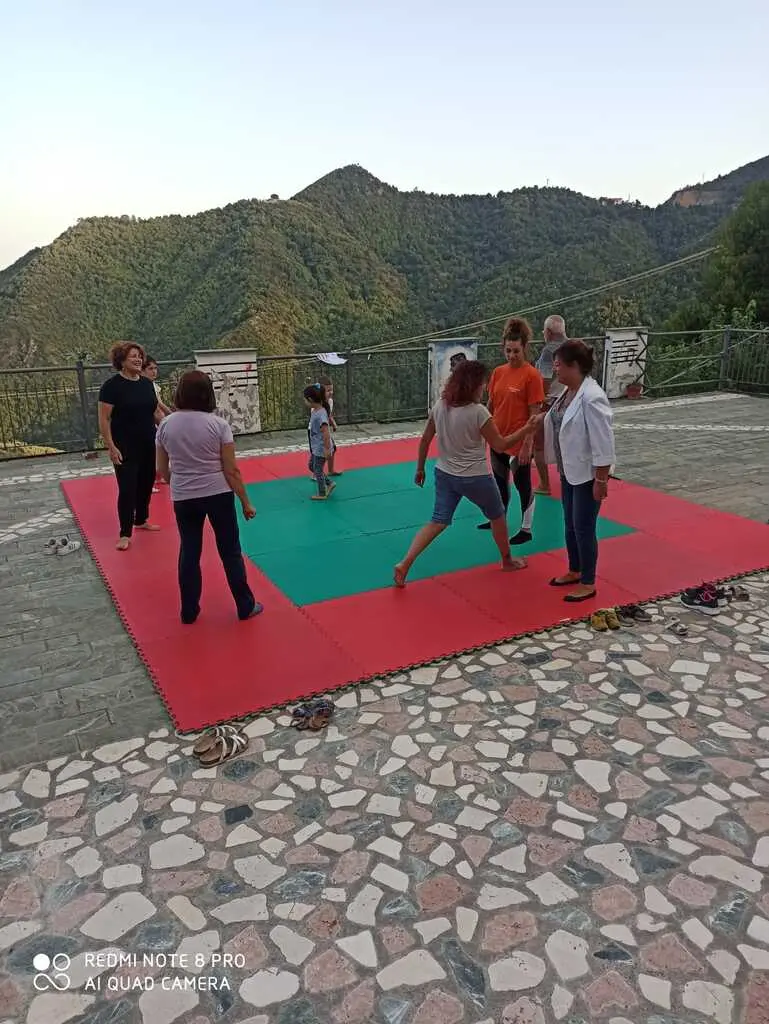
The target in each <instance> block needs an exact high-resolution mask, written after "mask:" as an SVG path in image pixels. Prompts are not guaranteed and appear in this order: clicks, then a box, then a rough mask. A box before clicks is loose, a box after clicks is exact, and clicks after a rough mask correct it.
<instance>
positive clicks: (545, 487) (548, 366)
mask: <svg viewBox="0 0 769 1024" xmlns="http://www.w3.org/2000/svg"><path fill="white" fill-rule="evenodd" d="M542 334H543V337H544V339H545V345H544V348H543V349H542V352H541V353H540V356H539V359H538V360H537V364H536V365H537V369H538V370H539V372H540V373H541V374H542V380H543V381H544V384H545V407H546V408H549V407H550V406H551V405H552V404H553V402H555V401H556V399H557V398H558V397H559V396H560V395H562V394H563V392H564V387H563V384H559V383H558V381H557V380H556V379H555V370H554V369H553V357H554V355H555V352H556V350H557V349H558V348H560V346H561V345H563V343H564V342H565V341H568V340H569V339H568V338H567V337H566V321H565V320H564V319H563V317H562V316H559V315H558V313H551V314H550V316H549V317H548V318H547V319H546V320H545V324H544V327H543V329H542ZM534 464H535V465H536V467H537V474H538V475H539V487H537V488H536V493H537V494H550V469H549V467H548V465H547V463H546V462H545V432H544V428H540V429H539V430H538V431H537V433H536V435H535V437H534Z"/></svg>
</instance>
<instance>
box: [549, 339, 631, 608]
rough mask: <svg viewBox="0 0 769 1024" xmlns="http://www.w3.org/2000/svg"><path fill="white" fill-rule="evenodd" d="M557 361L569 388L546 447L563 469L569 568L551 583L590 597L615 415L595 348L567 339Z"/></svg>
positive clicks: (578, 597) (553, 414) (555, 410)
mask: <svg viewBox="0 0 769 1024" xmlns="http://www.w3.org/2000/svg"><path fill="white" fill-rule="evenodd" d="M553 365H554V370H555V375H556V377H557V378H558V380H559V382H560V383H561V384H563V385H564V386H565V388H566V390H565V391H564V393H563V394H562V395H561V397H560V398H559V399H558V401H557V402H555V403H554V404H553V406H552V407H551V409H550V411H549V412H548V413H547V415H546V417H545V453H546V457H547V461H548V463H551V464H553V463H555V465H556V466H557V467H558V472H559V473H560V475H561V496H562V499H561V500H562V502H563V517H564V524H565V528H566V550H567V552H568V555H569V571H568V572H567V573H565V574H564V575H563V576H556V577H555V578H554V579H552V580H551V581H550V585H551V586H553V587H569V588H571V589H570V591H569V593H568V594H566V596H565V598H564V600H565V601H571V602H575V601H588V600H590V598H592V597H595V594H596V585H595V573H596V565H597V563H598V538H597V536H596V524H597V521H598V512H599V510H600V508H601V502H602V501H603V500H604V499H605V498H606V495H607V492H608V487H609V473H610V471H611V469H612V466H613V465H614V461H615V449H614V431H613V429H612V419H613V416H612V411H611V406H610V405H609V400H608V398H607V397H606V392H605V391H604V390H603V388H602V387H600V385H599V384H598V383H597V382H596V381H595V380H594V379H593V378H592V377H591V376H590V374H591V371H592V369H593V350H592V348H590V347H589V346H588V345H585V343H584V342H582V341H566V342H564V343H563V345H561V346H560V348H558V349H557V351H556V352H555V354H554V364H553Z"/></svg>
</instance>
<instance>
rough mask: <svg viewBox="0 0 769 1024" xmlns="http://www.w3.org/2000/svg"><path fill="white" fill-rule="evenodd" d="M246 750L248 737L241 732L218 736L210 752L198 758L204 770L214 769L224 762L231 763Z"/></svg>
mask: <svg viewBox="0 0 769 1024" xmlns="http://www.w3.org/2000/svg"><path fill="white" fill-rule="evenodd" d="M247 748H248V736H246V735H245V733H242V732H235V733H232V734H230V735H223V736H220V737H219V738H218V739H217V740H216V741H215V743H214V745H213V747H211V749H210V750H207V751H206V752H205V753H204V754H202V755H201V757H200V758H199V760H200V763H201V764H202V765H203V767H204V768H214V767H216V765H219V764H222V763H223V762H224V761H231V760H233V759H234V758H236V757H238V756H239V755H240V754H243V753H245V751H246V750H247Z"/></svg>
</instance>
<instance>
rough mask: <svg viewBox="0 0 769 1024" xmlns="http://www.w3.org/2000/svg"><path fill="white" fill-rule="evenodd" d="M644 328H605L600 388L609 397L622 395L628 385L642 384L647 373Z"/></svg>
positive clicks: (646, 344) (623, 395)
mask: <svg viewBox="0 0 769 1024" xmlns="http://www.w3.org/2000/svg"><path fill="white" fill-rule="evenodd" d="M648 346H649V329H648V328H647V327H624V328H622V329H617V330H613V329H612V330H607V332H606V337H605V339H604V353H603V389H604V391H605V392H606V394H607V395H608V397H609V398H624V397H625V392H626V390H627V387H628V385H629V384H640V385H641V386H642V387H643V384H644V376H645V373H646V350H647V348H648Z"/></svg>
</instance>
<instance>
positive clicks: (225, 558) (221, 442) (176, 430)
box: [157, 370, 262, 625]
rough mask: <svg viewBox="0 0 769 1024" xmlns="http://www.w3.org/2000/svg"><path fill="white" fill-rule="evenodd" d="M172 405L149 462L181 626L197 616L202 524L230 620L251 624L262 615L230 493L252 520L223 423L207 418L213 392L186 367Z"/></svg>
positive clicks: (213, 404) (201, 375) (206, 378)
mask: <svg viewBox="0 0 769 1024" xmlns="http://www.w3.org/2000/svg"><path fill="white" fill-rule="evenodd" d="M174 406H175V408H176V412H172V413H171V415H170V416H167V417H166V418H165V419H164V420H163V421H162V422H161V424H160V426H159V428H158V434H157V465H158V472H159V473H160V475H161V477H162V478H163V479H164V480H165V481H166V482H168V483H170V485H171V498H172V499H173V503H174V513H175V515H176V524H177V526H178V528H179V538H180V541H181V545H180V549H179V591H180V593H181V615H182V622H183V623H185V624H186V625H191V624H192V623H193V622H194V621H195V620H196V619H197V617H198V615H199V614H200V595H201V592H202V589H203V577H202V575H201V572H200V556H201V553H202V551H203V527H204V526H205V522H206V519H208V520H209V522H210V523H211V527H212V528H213V531H214V536H215V537H216V547H217V550H218V552H219V557H220V558H221V560H222V565H223V567H224V571H225V574H226V576H227V582H228V583H229V585H230V590H231V591H232V596H233V598H234V599H235V606H236V608H237V610H238V618H239V619H251V618H253V617H254V616H255V615H258V614H259V613H260V612H261V611H262V606H261V605H260V604H259V603H258V601H257V600H256V598H255V597H254V595H253V593H252V591H251V588H250V587H249V585H248V580H247V578H246V567H245V563H244V562H243V555H242V554H241V550H240V537H239V535H238V518H237V515H236V513H235V495H237V497H238V499H239V500H240V504H241V506H242V508H243V515H244V516H245V518H246V519H253V518H254V516H255V515H256V512H255V511H254V508H253V506H252V504H251V502H250V501H249V500H248V495H247V494H246V489H245V487H244V485H243V478H242V476H241V475H240V470H239V469H238V467H237V464H236V462H235V441H234V438H233V436H232V430H231V429H230V425H229V424H228V423H227V422H226V421H225V420H223V419H222V418H221V417H220V416H216V415H215V414H214V409H215V408H216V398H215V396H214V388H213V385H212V384H211V379H210V378H209V376H208V375H207V374H205V373H202V372H201V371H200V370H190V371H189V372H188V373H185V374H184V375H183V376H182V378H181V380H180V381H179V385H178V387H177V389H176V395H175V398H174Z"/></svg>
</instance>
